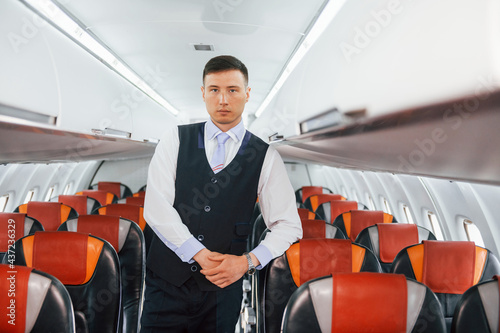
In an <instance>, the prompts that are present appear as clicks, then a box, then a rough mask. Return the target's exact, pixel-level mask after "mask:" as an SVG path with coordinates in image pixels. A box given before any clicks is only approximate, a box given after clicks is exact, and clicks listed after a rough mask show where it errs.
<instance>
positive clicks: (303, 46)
mask: <svg viewBox="0 0 500 333" xmlns="http://www.w3.org/2000/svg"><path fill="white" fill-rule="evenodd" d="M345 1H346V0H330V1H328V3H327V4H326V5H325V6H324V7H323V10H322V11H321V14H319V16H318V18H317V19H316V21H315V22H314V24H313V25H312V26H311V28H310V29H309V31H308V32H307V34H306V35H305V36H304V37H303V38H302V40H301V42H300V43H299V45H298V47H297V48H296V49H295V52H294V53H293V55H292V57H291V58H290V59H289V60H288V63H287V64H286V67H285V68H284V70H283V71H282V72H281V74H280V76H279V77H278V79H277V80H276V82H275V83H274V85H273V87H272V89H271V91H270V92H269V94H267V96H266V98H265V99H264V101H263V102H262V104H261V105H260V106H259V108H258V109H257V111H256V112H255V116H256V117H259V116H260V115H261V114H262V112H264V110H265V109H266V108H267V106H268V105H269V103H270V102H271V100H272V99H273V98H274V96H275V95H276V93H277V92H278V91H279V90H280V89H281V87H282V86H283V84H284V83H285V81H286V79H288V76H290V74H291V73H292V72H293V70H294V69H295V67H296V66H297V65H298V64H299V62H300V61H301V60H302V58H303V57H304V56H305V55H306V53H307V52H308V51H309V49H310V48H311V46H312V45H313V44H314V42H316V40H317V39H318V37H319V36H320V35H321V34H322V33H323V32H324V31H325V29H326V27H328V25H329V24H330V22H331V21H332V20H333V18H334V17H335V16H336V15H337V14H338V12H339V11H340V9H341V8H342V6H343V5H344V3H345Z"/></svg>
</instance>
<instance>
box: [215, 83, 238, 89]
mask: <svg viewBox="0 0 500 333" xmlns="http://www.w3.org/2000/svg"><path fill="white" fill-rule="evenodd" d="M207 88H220V87H219V86H218V85H215V84H211V85H209V86H207ZM224 88H229V89H233V88H241V86H227V87H224Z"/></svg>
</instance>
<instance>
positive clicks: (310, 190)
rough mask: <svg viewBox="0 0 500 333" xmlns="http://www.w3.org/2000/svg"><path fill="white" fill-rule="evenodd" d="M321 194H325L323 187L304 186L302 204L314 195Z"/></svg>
mask: <svg viewBox="0 0 500 333" xmlns="http://www.w3.org/2000/svg"><path fill="white" fill-rule="evenodd" d="M321 193H323V187H322V186H302V202H303V203H304V202H305V201H306V199H307V198H309V197H310V196H311V195H313V194H321Z"/></svg>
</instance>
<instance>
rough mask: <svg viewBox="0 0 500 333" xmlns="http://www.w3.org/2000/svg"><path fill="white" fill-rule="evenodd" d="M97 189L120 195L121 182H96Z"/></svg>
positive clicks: (119, 196)
mask: <svg viewBox="0 0 500 333" xmlns="http://www.w3.org/2000/svg"><path fill="white" fill-rule="evenodd" d="M97 189H98V190H99V191H106V192H111V193H113V194H114V195H116V196H117V197H118V198H121V197H122V194H121V183H119V182H98V183H97Z"/></svg>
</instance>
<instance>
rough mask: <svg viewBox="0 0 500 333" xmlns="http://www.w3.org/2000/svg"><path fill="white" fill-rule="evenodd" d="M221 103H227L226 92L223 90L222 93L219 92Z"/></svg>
mask: <svg viewBox="0 0 500 333" xmlns="http://www.w3.org/2000/svg"><path fill="white" fill-rule="evenodd" d="M219 104H222V105H225V104H227V98H226V93H224V92H221V93H220V94H219Z"/></svg>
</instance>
